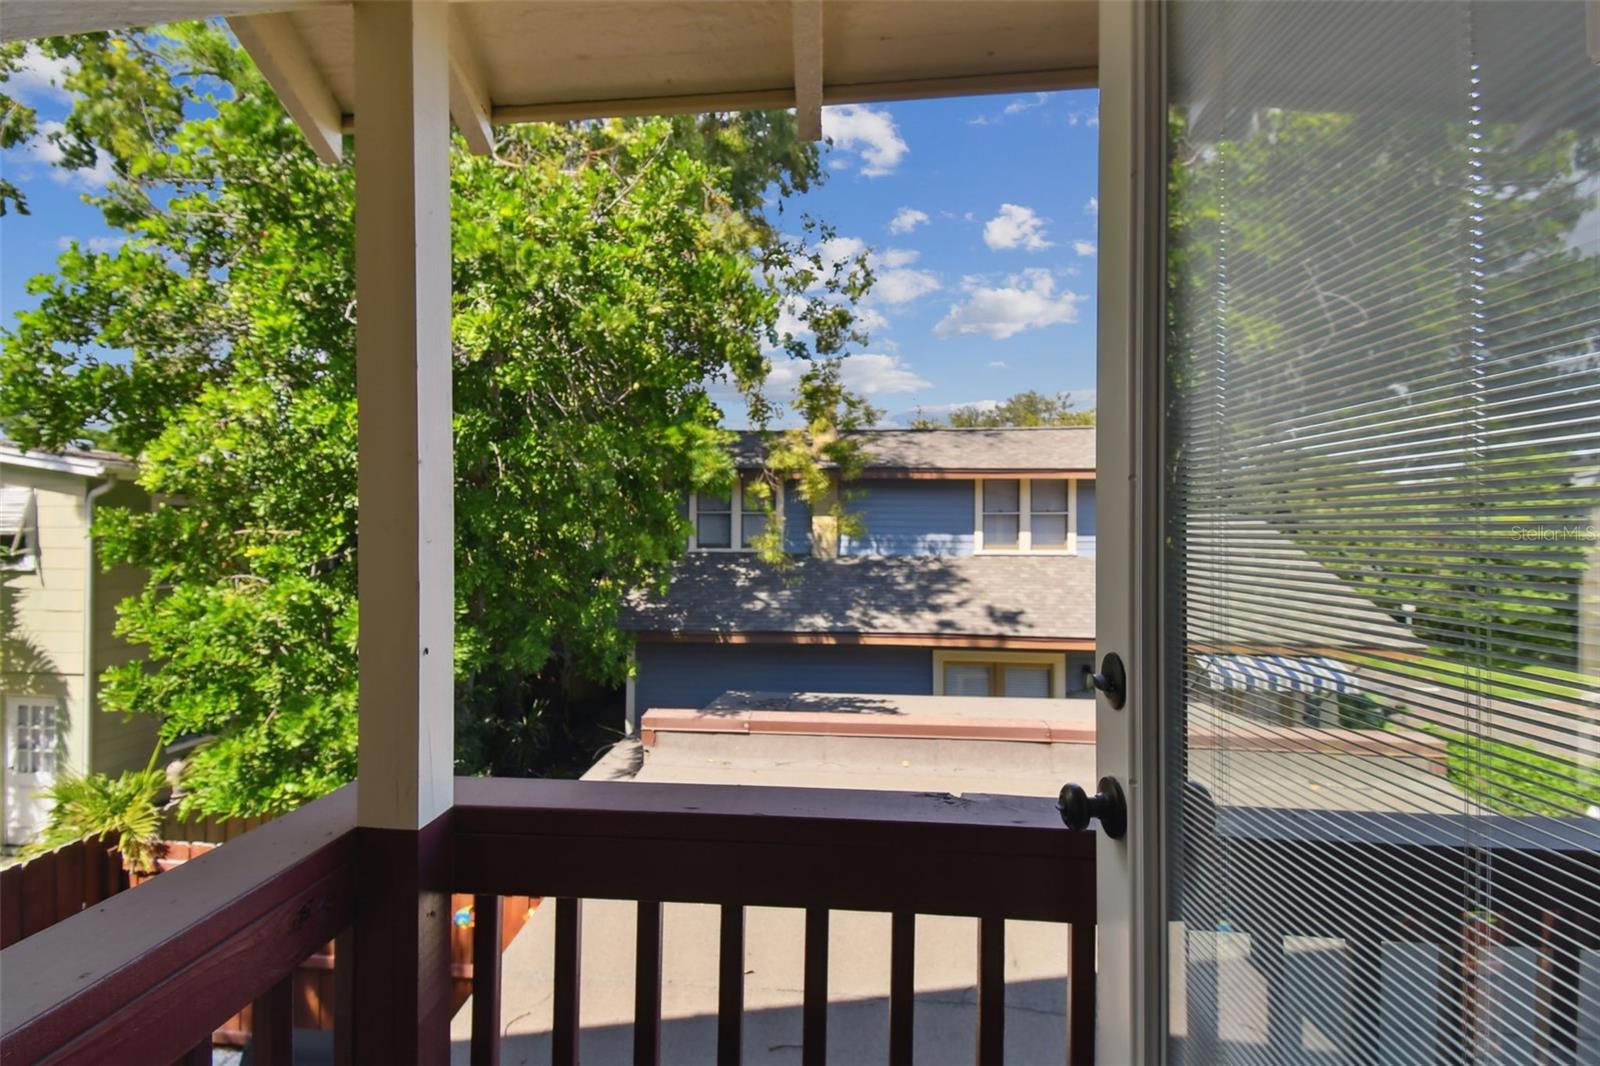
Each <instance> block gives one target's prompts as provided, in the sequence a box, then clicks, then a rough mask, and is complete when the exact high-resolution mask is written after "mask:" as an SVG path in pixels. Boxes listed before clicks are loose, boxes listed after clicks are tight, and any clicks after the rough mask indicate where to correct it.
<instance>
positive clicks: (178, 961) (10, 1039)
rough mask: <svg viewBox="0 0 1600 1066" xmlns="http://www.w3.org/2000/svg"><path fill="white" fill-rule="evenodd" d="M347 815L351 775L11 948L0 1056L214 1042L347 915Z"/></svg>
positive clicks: (1, 955) (352, 881) (2, 970)
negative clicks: (340, 785) (320, 795)
mask: <svg viewBox="0 0 1600 1066" xmlns="http://www.w3.org/2000/svg"><path fill="white" fill-rule="evenodd" d="M354 827H355V790H354V788H353V787H351V788H345V789H342V790H340V791H339V792H336V793H334V794H333V795H331V796H328V797H326V798H324V799H321V800H318V801H317V802H315V803H312V804H309V805H308V806H306V807H304V808H302V809H301V810H299V811H297V812H295V813H294V814H293V815H290V816H288V817H286V818H281V819H278V820H276V821H274V822H271V823H269V824H267V825H264V826H262V827H260V828H258V829H256V830H255V831H253V832H251V833H248V834H246V835H245V836H242V837H240V838H239V839H238V840H236V841H233V842H232V843H230V844H229V845H228V846H227V848H226V849H225V850H219V851H214V852H211V853H210V854H207V855H204V856H202V857H200V858H198V859H195V860H193V861H191V862H187V863H184V864H183V865H182V866H180V867H179V868H177V869H175V870H172V871H169V872H168V873H164V874H162V875H161V876H160V877H158V878H155V879H154V880H152V881H150V882H148V883H147V884H144V885H141V886H139V888H138V889H136V890H134V891H131V892H123V893H121V894H119V895H116V896H113V897H111V898H110V899H108V900H105V901H104V902H102V903H98V904H96V905H95V906H93V907H91V908H89V909H87V910H84V911H82V912H80V913H78V914H76V915H74V916H72V917H71V918H68V919H66V920H65V921H62V922H58V923H57V924H55V925H53V926H51V927H50V928H48V929H44V930H42V931H40V932H39V933H37V934H35V935H34V936H31V937H28V938H26V939H24V940H21V941H18V942H17V943H16V944H13V945H12V946H11V947H8V948H6V949H5V951H4V952H0V1059H3V1060H4V1061H5V1062H7V1063H12V1062H17V1063H32V1062H71V1061H92V1062H116V1061H127V1060H128V1059H129V1058H130V1057H132V1058H136V1059H137V1060H138V1061H149V1062H170V1061H172V1060H174V1059H177V1058H179V1057H180V1056H183V1055H186V1054H187V1053H189V1052H190V1051H192V1050H193V1049H194V1048H196V1047H197V1046H199V1045H200V1044H202V1043H207V1044H209V1042H210V1034H211V1032H212V1030H213V1029H215V1028H216V1027H217V1026H218V1025H220V1024H221V1023H222V1022H223V1021H225V1020H226V1019H227V1018H228V1017H229V1016H230V1015H232V1014H234V1013H235V1012H236V1011H238V1009H239V1008H240V1007H241V1006H242V1005H244V1004H247V1003H250V1002H252V1001H254V1000H257V999H258V998H260V997H263V996H266V995H267V994H268V993H269V992H271V990H272V989H273V988H274V986H276V985H277V984H278V983H279V982H280V981H281V980H282V979H283V978H285V977H287V976H289V975H290V973H291V972H292V971H293V969H294V967H295V966H296V965H297V964H298V963H300V962H301V960H303V959H304V958H305V957H306V956H307V955H310V954H311V953H312V952H314V951H316V950H317V949H318V948H319V947H320V946H321V945H322V944H325V943H326V942H327V941H328V940H330V939H332V938H333V937H334V936H335V935H336V934H338V933H339V931H340V930H342V929H343V928H345V927H346V926H348V925H349V924H350V921H351V918H352V915H353V914H354V908H355V898H356V851H357V849H356V837H355V834H354V833H353V832H352V830H353V829H354ZM130 1049H137V1052H136V1054H132V1055H130Z"/></svg>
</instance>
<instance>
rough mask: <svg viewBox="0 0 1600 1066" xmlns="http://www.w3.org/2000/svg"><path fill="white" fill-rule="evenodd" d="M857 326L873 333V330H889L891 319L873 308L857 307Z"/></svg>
mask: <svg viewBox="0 0 1600 1066" xmlns="http://www.w3.org/2000/svg"><path fill="white" fill-rule="evenodd" d="M855 315H856V326H857V327H859V328H861V329H864V330H866V331H867V332H868V333H871V332H872V331H873V330H879V329H888V328H889V319H888V317H887V316H885V315H884V314H883V312H882V311H879V310H877V309H876V308H873V307H857V308H856V310H855Z"/></svg>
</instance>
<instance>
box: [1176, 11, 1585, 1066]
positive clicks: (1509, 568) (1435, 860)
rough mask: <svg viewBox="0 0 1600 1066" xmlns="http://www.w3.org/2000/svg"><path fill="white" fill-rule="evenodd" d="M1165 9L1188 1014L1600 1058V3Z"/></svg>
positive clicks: (1181, 901) (1383, 1043) (1551, 1057)
mask: <svg viewBox="0 0 1600 1066" xmlns="http://www.w3.org/2000/svg"><path fill="white" fill-rule="evenodd" d="M1594 8H1595V5H1592V4H1580V3H1551V4H1540V3H1521V4H1494V3H1477V2H1454V3H1452V2H1434V3H1384V4H1361V3H1342V2H1341V3H1324V2H1309V3H1293V4H1251V3H1239V4H1233V3H1215V2H1185V3H1179V4H1175V5H1173V6H1172V7H1171V8H1169V9H1168V11H1169V15H1168V24H1167V53H1166V54H1167V72H1166V73H1167V84H1168V95H1169V101H1170V104H1171V107H1170V111H1169V115H1168V123H1169V136H1168V159H1167V166H1168V170H1169V198H1168V219H1167V264H1168V291H1167V330H1168V332H1167V337H1166V352H1165V367H1166V379H1165V389H1166V396H1167V418H1166V421H1165V426H1164V432H1165V437H1166V442H1165V446H1166V454H1167V457H1168V462H1167V483H1166V488H1165V501H1166V512H1167V513H1166V518H1165V521H1166V523H1167V537H1166V543H1167V545H1168V550H1167V556H1166V559H1165V563H1164V565H1165V568H1166V587H1167V588H1168V589H1169V599H1168V608H1167V612H1166V615H1165V618H1164V625H1163V631H1164V642H1165V647H1166V652H1165V654H1166V658H1167V662H1166V664H1165V665H1166V671H1165V675H1164V676H1165V677H1166V678H1168V681H1167V689H1166V691H1165V692H1163V693H1162V701H1163V721H1164V722H1166V723H1167V735H1166V738H1165V742H1164V750H1165V753H1166V766H1167V770H1168V777H1169V786H1170V787H1169V790H1168V795H1169V796H1170V797H1171V799H1170V800H1169V804H1168V809H1167V812H1166V815H1167V816H1166V822H1165V824H1166V826H1167V832H1166V841H1167V847H1168V849H1169V850H1168V861H1169V867H1170V870H1171V871H1172V876H1171V878H1170V882H1169V885H1168V889H1167V909H1168V916H1169V925H1168V933H1169V938H1170V942H1169V944H1168V952H1167V955H1166V958H1167V959H1168V960H1170V967H1169V978H1170V980H1169V983H1168V1001H1169V1007H1170V1011H1169V1016H1170V1036H1169V1050H1170V1052H1171V1055H1172V1058H1173V1059H1174V1060H1176V1061H1179V1062H1240V1063H1245V1062H1249V1063H1257V1062H1260V1063H1276V1062H1294V1063H1298V1062H1383V1063H1391V1062H1393V1063H1410V1062H1418V1063H1434V1062H1451V1063H1455V1062H1462V1063H1465V1062H1507V1063H1512V1062H1515V1063H1532V1062H1557V1063H1577V1062H1600V677H1597V675H1600V543H1597V539H1600V67H1597V66H1596V59H1597V58H1600V57H1597V56H1591V55H1590V54H1588V51H1587V48H1586V41H1593V40H1597V39H1600V37H1597V36H1596V34H1597V29H1596V27H1592V26H1589V25H1587V23H1586V18H1596V17H1600V11H1595V10H1593V9H1594Z"/></svg>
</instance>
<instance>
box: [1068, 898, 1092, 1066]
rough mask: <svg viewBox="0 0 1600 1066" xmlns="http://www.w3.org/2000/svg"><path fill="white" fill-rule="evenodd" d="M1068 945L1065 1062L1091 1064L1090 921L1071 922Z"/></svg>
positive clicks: (1083, 1065)
mask: <svg viewBox="0 0 1600 1066" xmlns="http://www.w3.org/2000/svg"><path fill="white" fill-rule="evenodd" d="M1068 935H1069V936H1070V937H1071V938H1072V939H1071V943H1070V945H1069V947H1068V949H1067V950H1068V953H1069V954H1070V956H1071V967H1072V968H1071V970H1070V971H1069V972H1068V974H1067V1062H1068V1063H1070V1064H1071V1066H1092V1064H1093V1062H1094V978H1095V970H1094V967H1095V961H1094V923H1093V922H1073V923H1072V927H1071V932H1070V933H1069V934H1068Z"/></svg>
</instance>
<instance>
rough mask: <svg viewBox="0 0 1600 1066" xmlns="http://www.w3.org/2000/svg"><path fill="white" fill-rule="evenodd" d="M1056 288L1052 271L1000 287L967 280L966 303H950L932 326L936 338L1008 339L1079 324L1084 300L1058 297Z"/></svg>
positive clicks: (1032, 272)
mask: <svg viewBox="0 0 1600 1066" xmlns="http://www.w3.org/2000/svg"><path fill="white" fill-rule="evenodd" d="M1055 285H1056V283H1055V279H1054V278H1053V277H1051V275H1050V272H1049V271H1048V270H1042V269H1038V268H1035V269H1032V270H1024V271H1023V272H1022V273H1021V274H1018V275H1015V276H1013V277H1010V278H1007V279H1006V284H1005V285H1003V286H1001V287H999V288H990V287H987V286H984V285H983V284H981V283H980V282H978V281H977V280H975V279H968V281H967V283H966V288H967V293H968V296H967V301H966V302H965V303H960V304H951V305H950V311H949V313H948V314H946V315H945V317H944V318H943V319H941V320H940V322H939V324H938V325H936V326H934V327H933V335H934V336H936V337H966V336H975V335H984V336H988V337H992V338H994V339H995V340H1005V339H1006V338H1007V337H1013V336H1015V335H1016V334H1018V333H1021V332H1022V331H1023V330H1029V329H1042V328H1044V327H1045V326H1055V325H1060V324H1062V323H1066V322H1076V321H1077V320H1078V304H1079V303H1080V302H1081V301H1082V300H1083V299H1084V297H1083V296H1080V295H1079V294H1078V293H1075V292H1063V293H1060V294H1059V295H1058V294H1057V293H1056V291H1055Z"/></svg>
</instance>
